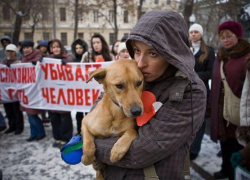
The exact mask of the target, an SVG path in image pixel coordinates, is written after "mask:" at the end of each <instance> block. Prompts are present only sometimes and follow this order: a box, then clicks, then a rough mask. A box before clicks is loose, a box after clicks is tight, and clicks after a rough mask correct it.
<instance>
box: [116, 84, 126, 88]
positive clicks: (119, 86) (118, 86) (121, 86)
mask: <svg viewBox="0 0 250 180" xmlns="http://www.w3.org/2000/svg"><path fill="white" fill-rule="evenodd" d="M115 86H116V87H117V88H118V89H124V86H123V85H122V84H117V85H115Z"/></svg>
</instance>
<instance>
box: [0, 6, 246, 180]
mask: <svg viewBox="0 0 250 180" xmlns="http://www.w3.org/2000/svg"><path fill="white" fill-rule="evenodd" d="M155 27H157V28H155ZM203 36H204V32H203V27H202V26H201V25H200V24H193V25H192V26H190V28H189V29H188V27H187V25H186V23H185V21H184V18H183V17H182V16H181V15H180V14H179V13H176V12H173V11H151V12H148V13H146V14H145V15H143V16H142V17H141V18H140V19H139V20H138V22H137V24H136V25H135V27H134V28H133V30H132V31H131V33H130V35H129V36H128V37H124V38H122V39H121V40H117V41H115V42H114V44H113V45H112V48H111V49H110V48H109V45H108V43H107V42H106V40H105V38H104V37H103V36H102V35H101V34H94V35H93V36H92V38H91V41H90V48H89V47H88V43H87V42H85V41H84V40H82V39H76V40H75V41H74V42H73V43H72V45H71V52H72V55H68V54H67V51H66V50H65V48H64V45H63V43H62V41H60V40H58V39H54V40H51V41H49V42H47V41H44V40H41V41H39V43H38V46H37V47H36V48H34V42H32V41H30V40H24V41H21V43H19V45H20V47H19V48H17V47H16V46H15V45H14V44H11V39H10V38H9V37H7V36H4V37H3V38H2V39H1V43H2V46H3V50H1V51H0V62H1V63H2V64H5V65H7V66H8V67H10V66H11V64H13V63H25V62H31V63H34V64H35V63H36V62H37V61H39V60H40V59H41V58H42V57H52V58H56V59H61V60H62V63H63V64H66V63H67V62H78V63H79V62H81V63H87V62H106V61H116V60H119V59H120V58H127V59H133V60H135V61H136V62H137V64H138V68H139V69H140V70H141V71H142V73H143V75H144V80H145V90H147V91H151V92H152V93H153V94H154V95H155V96H156V99H157V101H160V102H161V103H162V104H163V106H162V107H161V108H160V109H159V111H158V112H157V113H156V114H155V116H154V117H153V118H152V119H151V120H150V121H149V122H148V123H147V124H145V125H143V126H142V127H140V128H139V129H138V136H137V138H136V139H135V140H134V141H133V143H132V144H131V146H130V148H129V150H128V152H127V153H126V155H125V156H124V158H123V159H122V161H119V162H117V163H115V164H112V163H111V162H110V160H109V156H110V150H111V148H112V146H113V144H114V143H115V142H116V141H117V138H113V137H110V138H105V139H96V141H95V143H96V147H97V148H96V149H97V152H96V161H101V162H104V163H106V164H108V165H107V166H106V168H105V169H103V170H102V174H103V176H104V178H105V179H140V178H141V177H144V173H145V169H144V170H143V168H145V167H147V166H150V167H151V168H153V169H154V170H153V171H151V172H155V173H156V176H158V177H159V178H160V179H182V178H183V169H184V165H185V163H186V161H184V159H185V157H186V156H188V158H189V159H190V160H194V159H196V158H197V156H198V155H199V152H200V149H201V142H202V139H203V135H204V132H205V127H206V122H205V119H207V118H206V117H209V116H211V118H210V119H211V139H212V140H213V141H215V142H217V141H219V142H220V146H221V155H222V165H221V170H219V171H218V172H215V173H214V178H215V179H223V178H229V179H230V180H231V179H234V168H235V167H236V166H237V165H242V166H244V167H245V168H246V169H248V170H250V107H249V104H250V95H249V94H250V93H249V90H250V88H249V86H250V85H249V83H250V72H249V71H250V44H249V42H248V41H247V40H245V39H244V38H243V27H242V25H241V24H240V23H238V22H235V21H227V22H224V23H222V24H220V25H219V27H218V37H219V39H220V42H221V48H219V49H218V53H216V54H215V51H214V49H213V48H212V47H210V46H208V45H207V44H206V42H205V41H204V39H203ZM209 80H211V82H212V84H211V88H210V86H209ZM232 99H235V101H237V103H238V104H237V103H236V102H232V101H233V100H232ZM240 100H241V101H240ZM97 103H98V102H97ZM4 109H5V114H6V116H7V119H8V129H7V130H6V128H7V125H6V123H5V120H4V117H3V115H2V113H1V112H0V131H4V133H5V134H8V133H12V132H14V133H15V134H20V133H22V131H23V128H24V124H23V113H22V111H25V112H26V113H27V116H28V120H29V123H30V137H29V138H28V139H27V141H39V140H41V139H43V138H45V137H46V133H45V130H44V125H43V123H44V122H45V121H46V119H49V120H50V122H51V125H52V133H53V137H54V139H55V141H54V143H53V145H52V146H53V147H55V148H61V147H62V146H63V145H65V144H66V143H67V142H68V141H69V140H70V139H71V137H72V136H73V125H72V117H71V112H70V111H69V112H65V111H48V110H43V111H42V110H38V109H28V108H24V107H21V108H20V104H19V102H12V103H4ZM228 109H230V111H229V110H228ZM236 110H238V112H236ZM13 112H14V113H13ZM233 113H235V114H236V115H235V114H233ZM237 113H238V114H237ZM83 117H84V113H83V112H77V113H76V117H75V118H76V121H77V123H76V124H77V129H76V130H77V133H78V134H80V131H81V121H82V119H83ZM240 141H241V142H242V141H243V142H244V143H239V142H240ZM188 151H189V153H188ZM152 165H153V166H152ZM128 167H129V168H128ZM153 175H155V174H153Z"/></svg>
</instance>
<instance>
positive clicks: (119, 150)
mask: <svg viewBox="0 0 250 180" xmlns="http://www.w3.org/2000/svg"><path fill="white" fill-rule="evenodd" d="M136 135H137V132H136V131H135V130H133V129H130V130H127V131H126V132H125V133H124V134H123V135H122V136H121V138H119V139H118V141H117V142H116V143H115V144H114V146H113V148H112V149H111V153H110V161H111V162H113V163H114V162H117V161H119V160H120V159H122V158H123V156H124V155H125V154H126V152H127V151H128V149H129V147H130V145H131V143H132V141H133V140H134V139H135V138H136Z"/></svg>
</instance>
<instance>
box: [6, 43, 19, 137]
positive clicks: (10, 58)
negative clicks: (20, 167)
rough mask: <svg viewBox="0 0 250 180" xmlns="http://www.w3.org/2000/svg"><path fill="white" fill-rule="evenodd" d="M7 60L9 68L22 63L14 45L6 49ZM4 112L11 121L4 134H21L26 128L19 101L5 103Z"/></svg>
mask: <svg viewBox="0 0 250 180" xmlns="http://www.w3.org/2000/svg"><path fill="white" fill-rule="evenodd" d="M5 51H6V58H5V59H3V61H2V63H3V64H5V65H7V66H8V67H10V66H11V64H15V63H20V61H19V60H17V53H18V49H17V47H16V46H15V45H14V44H9V45H7V46H6V48H5ZM4 110H5V112H6V115H7V118H8V120H9V128H8V129H7V130H6V131H5V132H4V133H5V134H8V133H12V132H14V133H15V135H18V134H21V133H22V132H23V128H24V122H23V113H22V112H21V111H20V104H19V101H16V102H11V103H4Z"/></svg>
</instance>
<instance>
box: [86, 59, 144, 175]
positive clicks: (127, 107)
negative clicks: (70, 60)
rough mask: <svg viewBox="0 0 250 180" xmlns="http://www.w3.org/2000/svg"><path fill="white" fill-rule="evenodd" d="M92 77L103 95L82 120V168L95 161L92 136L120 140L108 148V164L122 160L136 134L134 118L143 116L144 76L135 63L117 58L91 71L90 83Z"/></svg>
mask: <svg viewBox="0 0 250 180" xmlns="http://www.w3.org/2000/svg"><path fill="white" fill-rule="evenodd" d="M93 77H94V78H95V80H96V81H98V82H99V83H101V84H103V88H104V94H103V97H102V99H101V100H100V101H99V102H98V104H97V105H96V107H95V108H94V109H93V111H91V112H90V113H88V114H87V115H86V116H85V117H84V118H83V121H82V136H83V151H84V153H83V156H82V163H83V164H84V165H89V164H91V163H93V162H94V160H95V150H96V149H95V143H94V138H95V137H111V136H112V137H120V138H119V139H118V141H117V142H116V143H115V144H114V146H113V148H112V149H111V156H110V161H111V162H117V161H119V160H120V159H122V158H123V156H124V155H125V153H126V152H127V151H128V149H129V147H130V145H131V143H132V141H133V140H134V139H135V137H136V135H137V132H136V130H135V128H136V122H135V117H137V116H140V115H141V114H142V113H143V104H142V101H141V95H142V90H143V75H142V73H141V71H140V70H139V69H138V67H137V64H136V62H135V61H134V60H127V59H120V60H118V61H116V62H114V63H112V64H111V65H110V66H109V67H107V68H100V69H97V70H95V71H93V72H91V73H90V78H89V80H90V79H91V78H93ZM89 80H88V81H89ZM99 176H100V173H99V172H97V178H96V179H98V178H100V179H102V178H101V177H99Z"/></svg>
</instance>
